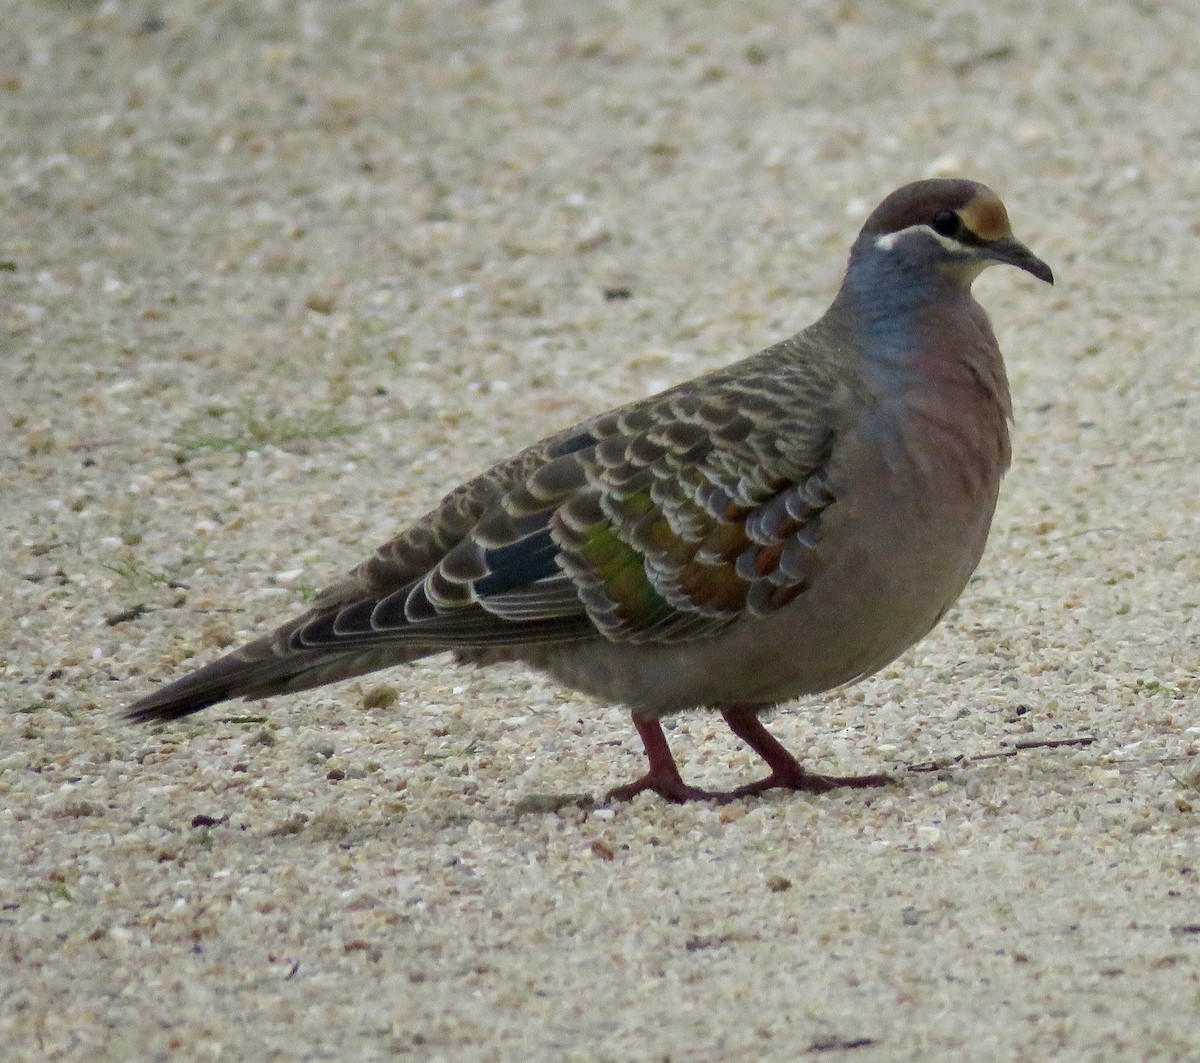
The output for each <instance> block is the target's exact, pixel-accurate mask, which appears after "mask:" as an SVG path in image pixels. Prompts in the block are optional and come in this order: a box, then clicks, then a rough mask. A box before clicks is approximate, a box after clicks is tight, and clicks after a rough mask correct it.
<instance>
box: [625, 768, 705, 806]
mask: <svg viewBox="0 0 1200 1063" xmlns="http://www.w3.org/2000/svg"><path fill="white" fill-rule="evenodd" d="M647 790H649V791H650V792H651V793H655V794H658V796H659V797H661V798H663V799H664V800H666V801H674V802H675V804H677V805H682V804H684V803H685V802H687V801H712V800H720V799H721V796H722V795H721V794H714V793H712V792H710V791H708V790H701V789H700V788H699V787H698V786H688V784H687V783H685V782H684V781H683V779H681V778H680V777H679V775H678V773H676V774H673V775H670V774H665V773H661V772H659V773H655V772H653V771H648V772H646V774H645V775H643V776H642V777H641V778H640V779H636V780H635V781H634V782H631V783H627V784H626V785H624V786H614V787H613V788H612V789H611V790H609V791H608V793H607V794H605V795H604V803H605V804H606V805H611V804H613V803H614V802H616V801H632V800H633V799H634V798H635V797H637V795H638V794H641V793H645V792H646V791H647Z"/></svg>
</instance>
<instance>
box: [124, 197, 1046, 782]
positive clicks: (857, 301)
mask: <svg viewBox="0 0 1200 1063" xmlns="http://www.w3.org/2000/svg"><path fill="white" fill-rule="evenodd" d="M997 263H1004V264H1008V265H1011V266H1015V267H1016V268H1018V269H1020V270H1024V271H1025V272H1026V273H1029V274H1031V275H1032V276H1034V277H1036V278H1038V279H1040V280H1042V281H1045V282H1047V283H1049V284H1053V283H1054V275H1053V273H1052V271H1051V269H1050V267H1049V266H1048V265H1047V264H1046V263H1045V262H1043V261H1042V260H1041V259H1040V258H1038V257H1037V256H1036V255H1034V254H1033V252H1032V251H1030V250H1029V249H1028V248H1027V247H1026V246H1025V245H1024V244H1023V243H1021V242H1019V241H1018V240H1017V239H1016V238H1015V237H1014V235H1013V232H1012V228H1011V226H1010V223H1009V219H1008V213H1007V211H1006V209H1005V207H1004V204H1003V203H1002V202H1001V200H1000V199H999V198H998V197H997V195H996V194H995V193H994V192H992V191H991V190H990V189H989V188H987V187H986V186H985V185H982V184H979V183H977V182H975V181H970V180H966V179H962V178H933V179H926V180H919V181H915V182H913V183H910V184H906V185H904V186H903V187H901V188H899V189H898V190H896V191H894V192H892V193H891V194H890V195H888V196H887V197H886V198H885V199H883V201H882V202H881V203H880V204H879V206H878V207H876V209H875V210H874V211H872V212H871V214H870V215H869V216H868V217H867V219H866V222H865V223H864V224H863V226H862V229H861V231H860V232H859V234H858V237H857V238H856V239H855V240H854V242H853V244H852V246H851V249H850V254H849V260H848V263H847V265H846V269H845V273H844V277H843V280H842V283H841V286H840V288H839V290H838V292H837V294H836V296H835V298H834V299H833V302H832V303H831V304H830V306H829V308H828V310H827V311H826V312H825V313H824V314H823V315H822V316H821V317H820V318H819V319H818V320H817V321H816V322H815V323H814V324H812V325H810V326H809V327H808V328H806V329H804V330H803V331H801V332H799V333H797V334H796V335H794V336H792V337H790V338H788V339H784V340H782V341H781V342H778V343H775V344H774V345H772V346H769V347H767V348H766V349H765V350H762V351H761V352H759V353H758V354H754V355H751V356H750V357H747V358H743V359H742V360H740V361H736V362H733V363H732V364H729V365H727V366H726V367H724V368H720V369H717V370H715V371H713V372H709V373H707V374H706V375H703V376H700V377H697V378H695V379H693V380H690V381H687V382H685V383H680V384H678V385H676V386H674V387H671V388H668V389H667V390H664V391H661V392H659V393H658V394H655V395H652V396H650V397H648V398H644V399H641V400H639V401H635V402H631V403H629V404H628V405H625V406H621V407H619V408H616V409H613V410H609V411H607V412H604V413H600V414H598V415H596V416H593V417H591V418H589V419H587V420H584V421H582V422H581V423H579V424H576V425H574V426H572V427H568V428H565V429H563V430H562V431H559V432H557V433H555V434H553V435H551V436H549V437H547V438H545V439H543V440H541V441H540V442H537V443H534V444H533V445H532V446H529V447H527V448H526V449H524V450H521V451H520V452H519V453H517V454H516V455H515V456H513V457H510V458H508V459H507V460H505V461H501V462H500V463H499V464H497V465H495V466H493V467H492V468H491V469H489V470H488V471H487V472H485V473H483V474H482V475H480V476H477V477H475V478H474V479H471V480H468V481H467V482H465V483H463V484H461V485H460V486H458V487H456V488H454V489H453V490H451V491H450V492H449V493H448V494H447V495H446V496H445V497H444V498H443V499H442V501H441V502H440V503H439V504H438V505H437V506H436V507H435V508H434V509H432V510H431V511H430V512H428V513H427V514H426V515H425V516H424V517H422V518H421V519H419V520H418V521H417V522H416V523H415V524H413V525H412V526H411V527H409V528H408V529H407V530H406V531H403V532H401V533H400V534H399V535H397V536H396V537H395V538H393V539H392V540H390V541H389V542H387V543H385V544H383V545H382V546H380V547H379V548H378V549H377V550H376V551H375V552H374V553H373V554H372V555H371V556H370V557H368V558H367V559H366V560H365V561H363V562H362V563H361V564H359V565H358V566H357V567H355V568H354V569H352V570H351V571H350V572H349V574H347V575H346V576H345V577H344V578H342V579H341V580H340V581H338V582H335V583H333V584H332V585H331V586H330V587H328V588H327V589H326V590H324V591H323V592H322V593H320V594H319V595H317V596H316V598H315V599H314V600H313V601H312V603H311V606H310V608H308V609H307V610H306V611H305V612H304V613H302V614H301V615H299V616H297V617H294V618H293V619H291V620H288V621H287V622H286V623H283V624H282V625H281V626H279V627H278V628H276V629H275V630H273V631H271V632H269V633H267V634H265V635H263V636H261V637H259V638H256V639H254V640H253V641H251V642H248V643H246V644H245V645H243V646H241V647H240V648H238V649H235V650H233V651H231V652H228V653H227V654H226V655H225V656H223V657H221V658H219V659H217V660H215V661H214V662H212V663H210V664H207V665H205V666H203V667H201V668H200V669H199V670H197V671H195V672H193V673H191V674H188V675H185V676H183V677H182V678H179V679H177V680H175V681H174V682H171V683H169V684H167V685H165V686H162V687H160V688H158V689H155V690H153V691H151V692H150V693H148V694H146V695H145V696H144V697H142V698H141V699H140V700H138V701H136V702H134V703H133V704H132V705H130V706H129V707H128V708H127V709H126V710H125V715H126V716H127V717H128V718H131V719H133V720H137V721H143V722H146V721H167V720H173V719H176V718H179V717H183V716H187V715H189V714H191V713H194V712H198V711H199V710H201V709H204V708H206V707H208V706H210V705H213V704H215V703H217V702H221V701H224V700H227V699H232V698H239V697H240V698H245V699H259V698H266V697H269V696H272V695H277V694H285V693H290V692H294V691H300V690H306V689H310V688H313V687H317V686H320V685H323V684H326V683H331V682H334V681H337V680H343V679H348V678H351V677H355V676H361V675H364V674H367V673H370V672H374V671H376V670H378V669H383V668H388V667H391V666H394V665H400V664H405V663H410V662H413V661H416V660H418V659H420V658H424V657H427V656H429V655H432V654H435V653H440V652H444V651H447V650H449V651H452V652H453V654H454V655H455V659H456V661H457V662H458V663H467V664H474V665H477V666H486V665H489V664H492V663H495V662H523V663H525V664H526V665H529V666H532V667H533V668H536V669H540V670H542V671H543V672H545V673H548V674H549V675H550V676H552V677H553V678H555V679H557V680H558V681H559V682H561V683H562V684H564V685H565V686H567V687H569V688H572V689H574V690H576V691H579V692H582V693H583V694H584V695H587V696H590V697H592V698H594V699H599V700H601V701H604V702H609V703H618V704H620V705H622V706H624V707H626V708H627V709H628V711H629V712H630V714H631V716H632V721H633V724H634V727H635V729H636V731H637V733H638V735H639V736H640V738H641V741H642V744H643V746H644V749H645V754H646V758H647V762H648V763H647V769H646V771H645V773H644V774H643V775H641V776H640V777H638V778H637V779H636V780H635V781H633V782H630V783H628V784H625V785H622V786H617V787H615V788H613V789H611V790H610V791H609V792H608V793H607V795H606V800H607V801H609V802H616V801H622V800H628V799H631V798H633V797H635V796H636V795H638V794H641V793H643V792H647V791H649V792H652V793H655V794H657V795H659V796H660V797H661V798H663V799H666V800H668V801H673V802H684V801H692V800H697V801H702V800H715V801H727V800H733V799H737V798H742V797H749V796H752V795H756V794H761V793H764V792H766V791H768V790H771V789H774V788H782V789H786V790H794V791H804V792H810V793H824V792H826V791H829V790H832V789H834V788H836V787H854V788H862V787H875V786H883V785H886V784H888V783H889V782H891V781H892V780H891V779H890V777H889V776H887V775H883V774H867V775H857V776H855V775H850V776H836V775H823V774H818V773H817V772H814V771H811V770H808V769H806V768H804V767H802V766H801V764H800V762H799V761H798V760H797V759H796V758H795V757H794V756H793V754H792V753H790V752H789V751H788V750H787V748H786V747H785V746H784V745H783V744H782V743H781V742H779V741H778V739H776V738H775V737H774V736H773V735H772V734H771V733H770V732H769V731H768V730H767V728H766V727H765V725H764V724H763V722H762V720H761V716H762V714H763V713H765V712H767V711H768V710H773V709H775V708H776V707H777V706H779V705H781V704H782V703H784V702H787V701H790V700H792V699H795V698H799V697H801V696H803V695H814V694H819V693H822V692H825V691H829V690H833V689H834V688H838V687H842V686H844V685H846V684H850V683H853V682H855V681H857V680H860V679H862V678H864V677H866V676H869V675H871V674H872V673H874V672H876V671H878V670H879V669H881V668H883V667H884V666H886V665H887V664H889V663H890V662H892V661H893V660H895V659H896V658H897V657H899V656H900V655H901V654H902V653H904V652H905V651H906V650H907V649H908V648H909V647H911V646H912V645H913V644H914V643H916V642H917V641H918V640H920V639H921V638H923V637H924V636H925V635H926V634H927V633H928V632H929V631H930V630H931V629H932V628H933V627H934V626H935V625H936V624H937V623H938V622H939V621H940V620H941V618H942V617H943V615H944V614H945V613H946V611H947V610H948V609H949V608H950V606H951V605H952V603H954V602H955V600H956V599H957V598H958V597H959V594H960V593H961V592H962V590H963V588H964V587H965V586H966V584H967V581H968V579H969V578H970V576H971V575H972V573H973V572H974V570H975V568H976V566H977V565H978V563H979V561H980V559H981V557H982V554H983V551H984V546H985V543H986V540H987V537H988V532H989V529H990V526H991V521H992V516H993V512H994V510H995V506H996V501H997V495H998V492H999V487H1000V482H1001V479H1002V477H1003V476H1004V474H1005V472H1006V471H1007V469H1008V466H1009V463H1010V455H1011V447H1010V439H1009V423H1010V422H1011V420H1012V405H1011V399H1010V395H1009V387H1008V381H1007V376H1006V372H1005V365H1004V359H1003V356H1002V354H1001V352H1000V349H999V346H998V345H997V342H996V337H995V334H994V332H993V330H992V326H991V323H990V321H989V318H988V315H987V313H986V311H985V310H984V309H983V307H982V306H981V305H980V304H979V303H978V302H977V301H976V300H975V298H974V296H973V295H972V293H971V286H972V282H973V281H974V280H975V278H976V277H978V275H979V274H980V273H981V272H982V271H983V270H984V269H985V268H987V267H988V266H990V265H993V264H997ZM691 709H708V710H716V711H717V712H719V713H720V714H721V716H722V717H723V719H724V721H725V723H726V724H727V725H728V726H729V727H730V728H731V730H732V731H733V733H734V734H735V735H736V736H737V737H738V738H740V739H741V740H742V741H744V742H745V743H746V744H747V745H748V746H749V747H750V748H751V749H752V750H754V751H755V752H756V753H757V754H758V755H759V756H760V757H761V758H762V759H763V760H764V761H765V762H766V765H767V768H768V769H769V771H768V774H767V775H765V776H764V777H762V778H760V779H758V780H756V781H753V782H750V783H748V784H745V785H742V786H740V787H736V788H734V789H731V790H727V791H713V790H706V789H701V788H699V787H695V786H692V785H689V784H687V783H686V782H685V781H684V780H683V777H682V775H681V773H680V771H679V768H678V766H677V764H676V762H675V760H674V757H673V756H672V753H671V750H670V747H669V745H668V743H667V740H666V736H665V734H664V732H663V729H662V720H663V718H664V717H666V716H668V715H671V714H674V713H677V712H681V711H684V710H691Z"/></svg>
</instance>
